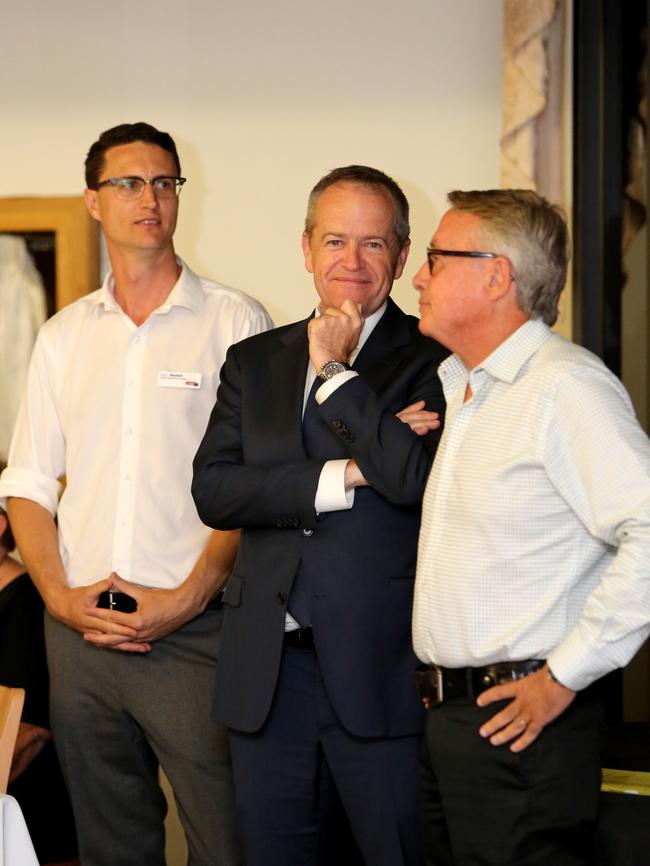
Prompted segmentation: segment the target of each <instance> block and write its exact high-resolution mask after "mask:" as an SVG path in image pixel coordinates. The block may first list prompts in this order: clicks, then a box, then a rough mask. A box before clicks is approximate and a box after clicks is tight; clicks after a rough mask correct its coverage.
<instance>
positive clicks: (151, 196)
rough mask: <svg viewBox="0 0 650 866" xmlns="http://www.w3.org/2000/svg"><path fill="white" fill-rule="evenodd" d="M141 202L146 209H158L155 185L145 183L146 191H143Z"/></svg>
mask: <svg viewBox="0 0 650 866" xmlns="http://www.w3.org/2000/svg"><path fill="white" fill-rule="evenodd" d="M140 202H141V204H143V205H144V206H145V207H157V205H158V199H157V198H156V193H155V192H154V189H153V184H151V183H145V185H144V189H143V190H142V195H141V196H140Z"/></svg>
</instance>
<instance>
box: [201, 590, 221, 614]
mask: <svg viewBox="0 0 650 866" xmlns="http://www.w3.org/2000/svg"><path fill="white" fill-rule="evenodd" d="M222 607H223V590H221V592H218V593H217V594H216V595H215V596H214V598H211V599H210V601H209V602H208V603H207V604H206V606H205V610H221V608H222Z"/></svg>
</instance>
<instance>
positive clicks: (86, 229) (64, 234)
mask: <svg viewBox="0 0 650 866" xmlns="http://www.w3.org/2000/svg"><path fill="white" fill-rule="evenodd" d="M0 233H6V234H17V235H21V236H22V237H24V238H25V241H26V243H27V246H28V248H29V249H30V252H31V253H32V257H33V258H34V261H35V263H36V266H37V268H38V270H39V271H40V272H41V275H42V277H43V281H44V283H45V286H46V291H47V294H48V311H49V313H50V314H51V313H53V312H55V311H56V310H60V309H61V307H64V306H65V305H66V304H69V303H71V301H74V300H76V299H77V298H79V297H81V295H85V294H87V293H88V292H92V291H94V290H95V289H96V288H97V287H98V285H99V231H98V224H97V222H96V221H95V220H94V219H92V217H91V216H90V215H89V213H88V211H87V209H86V205H85V202H84V199H83V196H62V197H58V198H47V197H40V196H35V197H30V198H0Z"/></svg>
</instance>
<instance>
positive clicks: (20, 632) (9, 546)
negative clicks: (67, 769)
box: [0, 467, 78, 864]
mask: <svg viewBox="0 0 650 866" xmlns="http://www.w3.org/2000/svg"><path fill="white" fill-rule="evenodd" d="M2 468H4V467H0V471H1V470H2ZM13 549H14V540H13V535H12V533H11V529H10V528H9V523H8V520H7V515H6V513H5V512H4V511H3V510H2V509H1V508H0V683H2V684H3V685H7V686H19V687H20V688H23V689H25V706H24V708H23V715H22V720H21V723H20V729H19V732H18V739H17V741H16V748H15V750H14V760H13V763H12V766H11V776H10V778H9V791H8V793H9V794H11V795H12V796H13V797H15V798H16V800H18V802H19V804H20V808H21V809H22V811H23V814H24V816H25V821H26V822H27V827H28V829H29V833H30V836H31V837H32V842H33V843H34V848H35V849H36V854H37V856H38V860H39V863H42V864H45V863H71V862H73V861H74V862H78V861H77V860H76V857H77V838H76V834H75V828H74V820H73V817H72V809H71V808H70V801H69V800H68V795H67V792H66V790H65V785H64V783H63V777H62V776H61V769H60V767H59V762H58V760H57V757H56V752H55V750H54V744H53V742H52V735H51V734H50V731H49V730H48V728H49V718H48V711H47V705H48V686H49V682H48V675H47V664H46V661H45V642H44V637H43V602H42V601H41V597H40V595H39V594H38V592H37V591H36V588H35V586H34V585H33V583H32V582H31V580H30V577H29V575H28V574H26V573H25V569H24V568H23V566H22V564H21V563H20V562H18V561H17V560H15V559H13V558H12V557H11V556H9V554H10V553H11V551H12V550H13Z"/></svg>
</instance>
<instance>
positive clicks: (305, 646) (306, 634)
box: [283, 626, 316, 653]
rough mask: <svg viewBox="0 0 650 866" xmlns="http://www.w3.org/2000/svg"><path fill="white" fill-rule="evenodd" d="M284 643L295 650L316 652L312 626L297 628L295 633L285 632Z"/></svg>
mask: <svg viewBox="0 0 650 866" xmlns="http://www.w3.org/2000/svg"><path fill="white" fill-rule="evenodd" d="M283 643H284V645H285V646H290V647H293V648H294V649H301V650H309V651H310V652H313V653H314V652H316V644H315V643H314V630H313V628H312V627H311V626H308V627H307V628H295V629H293V631H285V633H284V641H283Z"/></svg>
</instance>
